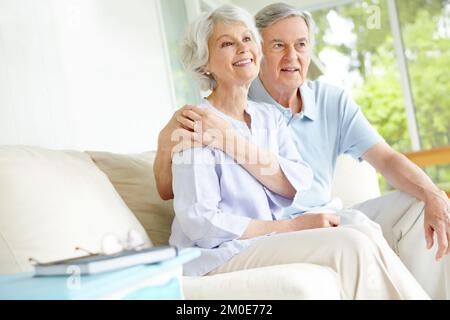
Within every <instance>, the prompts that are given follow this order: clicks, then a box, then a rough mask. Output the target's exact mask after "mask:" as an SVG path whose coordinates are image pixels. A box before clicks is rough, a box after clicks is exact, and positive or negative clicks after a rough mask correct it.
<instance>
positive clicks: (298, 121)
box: [249, 78, 383, 215]
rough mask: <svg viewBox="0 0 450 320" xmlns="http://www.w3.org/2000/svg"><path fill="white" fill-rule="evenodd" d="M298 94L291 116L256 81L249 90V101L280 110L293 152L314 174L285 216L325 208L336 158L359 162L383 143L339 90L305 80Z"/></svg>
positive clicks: (357, 108)
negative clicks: (298, 101) (299, 104)
mask: <svg viewBox="0 0 450 320" xmlns="http://www.w3.org/2000/svg"><path fill="white" fill-rule="evenodd" d="M300 94H301V97H302V111H301V112H300V113H298V114H295V115H292V113H291V110H290V108H285V107H283V106H282V105H280V104H278V103H277V102H276V101H275V100H274V99H273V98H272V97H271V96H270V95H269V94H268V92H267V91H266V89H265V88H264V86H263V84H262V83H261V81H260V80H259V78H257V79H256V80H254V81H253V83H252V85H251V87H250V91H249V99H251V100H253V101H257V102H264V103H268V104H270V105H273V106H275V107H276V109H277V110H280V111H281V113H282V114H283V116H284V120H285V123H286V124H287V127H288V128H289V131H290V132H291V135H292V137H293V139H294V141H295V144H296V146H297V150H298V151H299V152H300V154H301V155H302V157H303V159H304V160H305V161H306V162H307V163H308V164H309V165H310V166H311V168H312V170H313V172H314V182H313V184H312V187H311V188H310V189H309V190H308V191H306V192H305V193H304V194H303V195H302V197H299V198H297V199H296V201H295V202H294V203H293V205H292V206H290V207H289V208H287V209H285V212H284V213H285V214H286V215H292V214H296V213H303V212H305V211H308V210H311V209H315V208H318V207H323V206H327V204H328V203H329V202H330V200H331V183H332V179H333V176H334V169H335V165H336V159H337V157H338V156H339V155H340V154H343V153H345V154H349V155H351V156H353V157H354V158H356V159H360V158H361V156H362V155H363V154H364V153H365V152H366V151H367V150H368V149H370V148H371V147H372V146H374V145H375V144H376V143H378V142H380V141H383V138H382V137H381V136H380V135H379V134H378V132H377V131H376V130H375V129H374V128H373V127H372V126H371V125H370V124H369V122H368V121H367V119H366V118H365V117H364V115H363V113H362V112H361V110H360V108H359V106H358V105H357V104H356V103H355V102H354V100H353V99H352V98H351V97H350V96H349V95H348V94H347V93H346V92H345V91H344V90H343V89H340V88H338V87H335V86H332V85H329V84H326V83H323V82H320V81H305V82H304V83H303V85H302V86H301V87H300ZM360 160H361V159H360ZM336 209H339V208H336Z"/></svg>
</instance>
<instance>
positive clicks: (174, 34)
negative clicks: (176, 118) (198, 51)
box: [160, 0, 200, 107]
mask: <svg viewBox="0 0 450 320" xmlns="http://www.w3.org/2000/svg"><path fill="white" fill-rule="evenodd" d="M160 4H161V11H162V12H161V14H162V17H163V21H164V32H165V37H166V42H167V50H168V54H169V58H170V69H171V73H172V81H173V85H174V88H175V97H176V103H177V107H182V106H183V105H185V104H195V103H198V102H199V100H200V91H199V89H198V87H197V85H196V83H195V81H194V80H193V79H192V77H190V76H189V74H187V72H186V71H185V70H184V67H183V64H182V62H181V54H180V43H181V39H182V38H183V34H184V31H185V29H186V26H187V24H188V16H187V11H186V7H185V2H184V1H182V0H162V1H160Z"/></svg>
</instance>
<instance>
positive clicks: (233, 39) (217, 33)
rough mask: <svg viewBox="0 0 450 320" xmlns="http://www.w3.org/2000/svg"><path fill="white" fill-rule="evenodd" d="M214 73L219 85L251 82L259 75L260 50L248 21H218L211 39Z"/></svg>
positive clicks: (238, 84) (211, 64) (210, 56)
mask: <svg viewBox="0 0 450 320" xmlns="http://www.w3.org/2000/svg"><path fill="white" fill-rule="evenodd" d="M208 49H209V60H208V64H207V66H206V71H209V72H211V74H212V75H213V77H214V79H215V80H216V82H217V85H218V86H236V85H237V86H241V85H249V84H250V83H251V81H252V80H253V79H255V78H256V77H257V76H258V72H259V63H260V50H259V47H258V44H257V43H256V41H255V39H254V38H253V35H252V33H251V32H250V30H249V29H248V28H247V27H246V26H245V24H243V23H240V22H236V23H224V22H218V23H216V24H215V25H214V29H213V32H212V34H211V36H210V37H209V40H208Z"/></svg>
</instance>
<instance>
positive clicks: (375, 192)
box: [331, 154, 380, 208]
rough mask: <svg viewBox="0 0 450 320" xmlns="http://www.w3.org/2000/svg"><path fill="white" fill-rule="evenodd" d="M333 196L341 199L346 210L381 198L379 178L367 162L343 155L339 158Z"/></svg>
mask: <svg viewBox="0 0 450 320" xmlns="http://www.w3.org/2000/svg"><path fill="white" fill-rule="evenodd" d="M331 195H332V196H335V197H338V198H339V199H341V201H342V204H343V206H344V208H349V207H351V206H353V205H355V204H357V203H361V202H363V201H366V200H369V199H372V198H376V197H379V196H380V187H379V185H378V176H377V173H376V171H375V169H374V168H373V167H372V166H371V165H370V164H369V163H367V162H366V161H358V160H355V159H354V158H352V157H351V156H349V155H346V154H343V155H340V156H339V157H338V158H337V161H336V169H335V173H334V178H333V183H332V185H331Z"/></svg>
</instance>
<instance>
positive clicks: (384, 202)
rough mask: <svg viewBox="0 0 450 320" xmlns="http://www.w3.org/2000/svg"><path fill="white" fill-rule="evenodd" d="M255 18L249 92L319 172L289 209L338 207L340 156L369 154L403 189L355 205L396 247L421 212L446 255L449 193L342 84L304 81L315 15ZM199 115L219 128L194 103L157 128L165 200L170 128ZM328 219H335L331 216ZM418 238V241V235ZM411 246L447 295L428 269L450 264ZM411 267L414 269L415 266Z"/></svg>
mask: <svg viewBox="0 0 450 320" xmlns="http://www.w3.org/2000/svg"><path fill="white" fill-rule="evenodd" d="M255 18H256V24H257V27H258V29H259V31H260V33H261V35H262V38H263V48H262V50H263V56H264V58H263V60H262V62H261V70H260V74H259V78H257V79H256V80H255V81H254V82H253V83H252V85H251V87H250V91H249V98H250V99H251V100H254V101H257V102H265V103H268V104H271V105H273V106H274V107H275V108H277V109H279V110H280V111H281V112H282V114H283V115H284V119H285V121H286V123H287V125H288V128H290V131H291V134H292V136H293V138H294V140H295V142H296V145H297V148H298V149H299V151H300V153H301V155H302V156H303V158H304V160H305V161H306V162H308V163H309V164H310V166H311V168H312V169H313V172H314V182H313V185H312V188H311V189H310V190H309V191H307V192H306V193H304V195H303V197H301V198H300V199H299V200H298V201H297V202H296V203H295V204H293V205H292V206H291V207H290V208H288V209H287V210H286V212H285V213H286V215H290V216H292V215H296V214H303V213H305V212H308V211H314V212H321V210H322V211H323V212H330V210H331V211H338V210H340V209H341V208H339V207H338V206H336V204H334V203H332V201H331V199H330V187H331V181H332V178H333V174H334V169H335V164H336V159H337V157H338V156H339V155H340V154H343V153H346V154H350V155H351V156H353V157H354V158H356V159H360V160H366V161H367V162H368V163H370V164H371V165H372V166H373V167H374V168H375V169H376V170H378V171H379V172H380V173H381V174H382V175H383V176H384V177H385V178H386V179H387V180H388V181H389V183H390V184H391V185H392V186H394V187H395V188H396V189H398V190H400V191H397V192H394V193H390V194H387V195H385V196H382V197H379V198H377V199H373V200H369V201H367V202H365V203H362V204H359V205H356V206H355V207H354V208H355V209H358V210H360V211H362V212H364V213H365V214H366V215H367V216H368V217H370V218H371V219H373V220H375V221H376V222H379V223H380V224H381V226H382V228H383V232H384V235H385V237H386V239H387V240H388V242H389V244H390V245H391V246H392V247H393V248H394V249H398V248H396V244H395V240H398V239H393V237H394V236H393V233H392V228H393V226H394V225H395V224H396V223H397V222H398V221H399V220H400V219H402V218H404V217H405V216H407V217H410V218H409V219H412V223H411V225H412V224H414V223H416V220H417V219H422V218H423V219H424V220H423V221H424V222H423V229H421V230H420V231H421V234H422V235H421V237H422V239H426V247H427V248H428V249H431V248H432V247H433V245H434V243H435V240H434V238H436V239H437V244H436V246H437V252H436V254H435V259H436V260H440V259H441V258H442V257H444V255H446V254H448V252H449V251H450V247H449V241H450V220H449V202H448V198H447V196H446V194H445V193H444V192H442V191H441V190H439V189H438V188H437V187H436V186H435V185H434V184H433V183H432V181H431V180H430V179H429V178H428V177H427V176H426V174H424V172H423V171H422V170H421V169H420V168H418V167H417V166H416V165H414V164H413V163H412V162H410V161H409V160H408V159H407V158H406V157H404V156H403V155H401V154H400V153H398V152H396V151H394V150H393V149H392V148H391V147H390V146H389V145H387V144H386V143H385V141H384V140H383V138H382V137H381V136H380V135H379V134H378V133H377V132H376V130H375V129H374V128H373V127H372V126H371V125H370V124H369V123H368V121H367V120H366V118H365V117H364V115H363V113H362V112H361V110H360V108H359V107H358V106H357V105H356V103H355V102H354V101H353V100H352V98H351V97H350V96H349V95H347V94H346V93H345V92H344V91H343V90H342V89H339V88H337V87H334V86H331V85H328V84H325V83H322V82H320V81H308V80H306V74H307V71H308V67H309V64H310V61H311V52H312V49H313V44H314V33H313V21H312V18H311V17H310V15H309V14H307V13H305V12H302V11H299V10H297V9H296V8H294V7H291V6H289V5H286V4H282V3H277V4H273V5H269V6H267V7H265V8H263V9H262V10H261V11H260V12H258V13H257V15H256V17H255ZM196 112H197V113H196ZM200 121H201V123H204V124H205V127H208V126H207V125H206V124H207V123H208V122H209V127H215V126H216V127H220V123H219V122H218V120H217V122H215V121H216V119H214V117H213V116H212V115H210V114H206V113H204V112H201V111H199V110H198V109H197V108H195V107H193V106H184V107H183V108H181V109H180V110H178V111H177V112H176V113H175V114H174V116H173V117H172V119H171V120H170V121H169V123H168V124H167V125H166V127H165V128H164V129H163V130H162V131H161V133H160V136H159V141H158V152H157V158H156V161H155V166H154V170H155V177H156V180H157V186H158V191H159V193H160V195H161V197H162V198H163V199H170V198H172V197H173V193H172V185H171V184H172V177H171V156H172V153H173V150H174V147H175V145H176V144H178V141H172V140H173V139H171V135H172V133H173V132H174V130H176V129H180V128H181V129H184V130H186V134H187V135H189V134H192V136H195V132H192V131H195V130H193V129H196V128H195V126H196V124H197V123H199V122H200ZM197 131H198V129H197ZM194 140H195V139H194ZM422 212H424V214H422ZM327 219H329V220H330V221H328V223H327V221H326V220H327ZM331 219H332V218H329V216H328V215H324V220H325V221H324V223H323V224H322V225H320V226H315V227H332V226H335V225H336V223H335V221H333V223H331ZM416 224H417V223H416ZM406 231H408V230H406ZM423 232H424V235H423ZM415 241H417V242H419V241H418V240H417V239H416V240H415ZM422 241H423V240H422ZM412 246H413V247H415V250H416V251H417V252H414V255H415V257H414V258H413V260H414V259H416V260H417V261H420V263H421V267H420V268H419V269H416V270H411V271H412V272H413V274H414V275H415V276H416V277H417V278H418V280H419V282H421V284H422V285H423V286H424V288H425V289H426V290H427V291H428V293H429V294H430V295H431V296H432V297H439V298H445V294H446V293H445V292H442V290H444V291H445V289H442V287H444V288H445V284H441V285H440V288H438V289H436V286H439V285H438V282H439V283H441V282H442V281H444V282H445V281H447V282H448V281H450V280H449V279H441V278H439V279H437V280H436V281H435V282H433V283H432V284H429V283H430V282H429V281H428V279H426V278H427V273H428V272H429V271H430V270H434V271H436V272H438V273H439V274H441V275H442V276H443V277H448V276H447V275H446V273H448V271H447V272H445V270H444V269H443V268H445V265H444V262H433V261H432V256H431V255H430V252H427V250H425V248H424V247H425V244H423V245H422V243H420V242H419V243H415V244H413V245H412ZM407 266H408V267H412V268H413V269H414V267H413V266H411V265H408V264H407ZM449 271H450V270H449ZM447 285H450V283H449V284H447ZM447 294H449V293H448V292H447Z"/></svg>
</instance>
